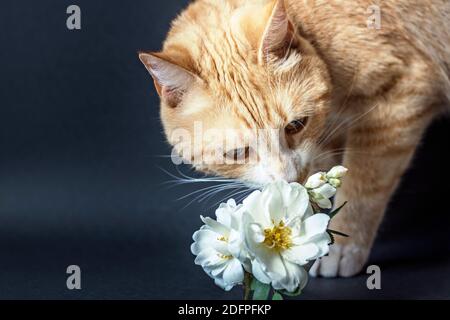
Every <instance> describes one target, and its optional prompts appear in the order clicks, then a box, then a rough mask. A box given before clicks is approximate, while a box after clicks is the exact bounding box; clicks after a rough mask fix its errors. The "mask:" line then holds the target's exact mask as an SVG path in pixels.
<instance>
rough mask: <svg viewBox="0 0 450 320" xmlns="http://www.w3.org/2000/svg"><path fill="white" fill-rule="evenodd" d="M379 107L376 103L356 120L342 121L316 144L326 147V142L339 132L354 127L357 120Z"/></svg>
mask: <svg viewBox="0 0 450 320" xmlns="http://www.w3.org/2000/svg"><path fill="white" fill-rule="evenodd" d="M378 106H379V104H378V103H376V104H375V105H374V106H372V107H371V108H370V109H369V110H367V111H366V112H364V113H362V114H360V115H359V116H358V117H356V118H349V119H346V120H344V121H342V122H341V123H340V124H339V125H338V126H337V127H336V128H334V129H333V130H332V131H331V132H330V133H329V134H327V136H326V137H325V138H324V139H321V140H320V141H319V143H318V145H319V146H326V144H327V143H328V142H330V140H331V138H332V137H333V136H334V135H335V134H336V133H338V132H339V130H341V129H342V130H349V129H351V128H352V126H353V125H355V124H356V123H357V122H358V121H359V120H361V119H362V118H364V117H365V116H367V115H368V114H369V113H370V112H372V111H373V110H375V109H376V108H377V107H378Z"/></svg>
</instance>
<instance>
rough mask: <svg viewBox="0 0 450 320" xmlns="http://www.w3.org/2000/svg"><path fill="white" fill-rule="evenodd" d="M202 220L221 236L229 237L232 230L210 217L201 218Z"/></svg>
mask: <svg viewBox="0 0 450 320" xmlns="http://www.w3.org/2000/svg"><path fill="white" fill-rule="evenodd" d="M200 219H202V221H203V223H204V224H206V225H207V226H208V227H210V228H211V229H212V230H214V231H216V232H217V233H219V234H221V235H224V236H228V233H229V232H230V229H229V228H228V227H226V226H225V225H223V224H221V223H220V222H217V221H216V220H214V219H211V218H210V217H203V216H200Z"/></svg>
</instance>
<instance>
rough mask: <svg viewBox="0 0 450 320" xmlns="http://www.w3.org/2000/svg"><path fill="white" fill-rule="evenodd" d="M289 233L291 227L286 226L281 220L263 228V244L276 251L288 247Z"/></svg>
mask: <svg viewBox="0 0 450 320" xmlns="http://www.w3.org/2000/svg"><path fill="white" fill-rule="evenodd" d="M291 234H292V230H291V228H289V227H286V226H285V225H284V222H283V221H281V222H280V223H279V224H278V225H275V226H274V227H273V228H272V229H270V228H268V229H265V230H264V236H265V239H264V244H265V245H266V246H268V247H269V248H271V249H274V250H277V251H281V250H286V249H289V248H290V247H292V240H291Z"/></svg>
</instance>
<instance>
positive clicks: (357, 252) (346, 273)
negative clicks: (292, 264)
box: [309, 244, 369, 278]
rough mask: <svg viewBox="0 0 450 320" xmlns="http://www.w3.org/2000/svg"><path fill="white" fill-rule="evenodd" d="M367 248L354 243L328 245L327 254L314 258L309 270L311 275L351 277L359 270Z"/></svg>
mask: <svg viewBox="0 0 450 320" xmlns="http://www.w3.org/2000/svg"><path fill="white" fill-rule="evenodd" d="M368 253H369V250H368V249H367V248H362V247H359V246H357V245H355V244H348V245H339V244H334V245H332V246H331V247H330V252H329V254H328V256H326V257H323V258H321V259H318V260H316V262H314V264H313V266H312V267H311V269H310V270H309V274H310V275H311V276H313V277H325V278H334V277H352V276H354V275H356V274H358V273H359V272H361V270H362V268H363V266H364V264H365V263H366V260H367V257H368Z"/></svg>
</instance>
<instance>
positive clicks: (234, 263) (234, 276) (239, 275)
mask: <svg viewBox="0 0 450 320" xmlns="http://www.w3.org/2000/svg"><path fill="white" fill-rule="evenodd" d="M223 280H224V282H225V283H227V284H229V285H237V284H239V283H242V282H243V281H244V269H243V268H242V265H241V263H240V262H239V261H238V260H237V259H231V261H230V262H228V263H227V268H226V269H225V271H224V272H223Z"/></svg>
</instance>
